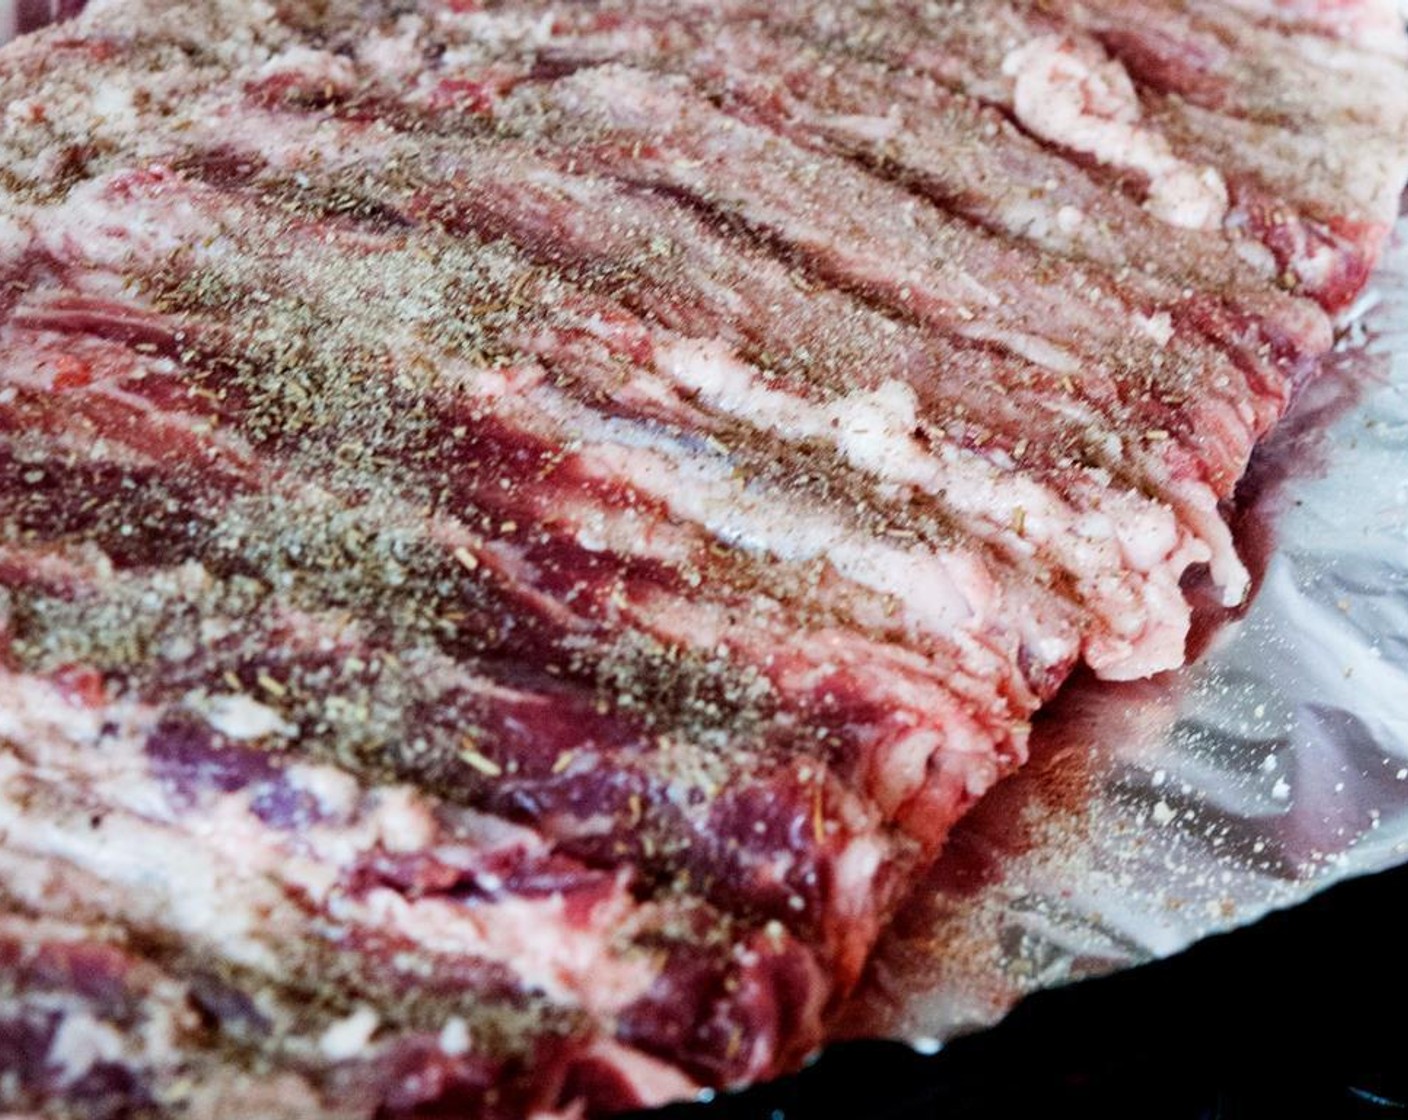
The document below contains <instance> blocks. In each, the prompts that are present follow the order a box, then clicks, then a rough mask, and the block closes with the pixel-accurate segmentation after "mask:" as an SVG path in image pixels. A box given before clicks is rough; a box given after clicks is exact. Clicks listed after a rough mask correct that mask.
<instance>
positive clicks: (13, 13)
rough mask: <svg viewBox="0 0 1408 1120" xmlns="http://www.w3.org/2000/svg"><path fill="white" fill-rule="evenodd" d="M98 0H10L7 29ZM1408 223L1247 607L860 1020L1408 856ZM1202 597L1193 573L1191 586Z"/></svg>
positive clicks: (1115, 722) (977, 818) (1079, 764)
mask: <svg viewBox="0 0 1408 1120" xmlns="http://www.w3.org/2000/svg"><path fill="white" fill-rule="evenodd" d="M81 7H82V0H0V43H3V42H4V41H5V40H6V39H8V38H10V37H12V36H13V35H14V34H17V33H20V32H25V31H31V30H34V29H36V28H37V27H40V26H42V25H43V24H44V23H47V22H49V21H50V20H51V19H53V18H60V17H65V16H68V15H71V14H73V13H74V12H76V11H77V10H79V9H80V8H81ZM1405 468H1408V218H1405V220H1404V221H1403V222H1401V223H1400V226H1399V230H1398V233H1397V236H1396V238H1395V241H1394V244H1393V245H1392V246H1391V247H1390V249H1389V252H1388V253H1387V254H1386V256H1385V259H1384V262H1383V264H1382V265H1381V267H1380V270H1379V273H1378V276H1377V279H1376V281H1375V282H1374V284H1373V286H1372V287H1371V289H1370V292H1369V294H1368V296H1367V297H1366V299H1365V300H1363V301H1361V304H1360V306H1359V308H1358V310H1357V314H1356V316H1355V317H1354V319H1353V322H1352V323H1351V324H1350V326H1349V327H1348V329H1347V330H1346V334H1345V339H1344V342H1343V344H1342V346H1341V347H1340V349H1339V351H1338V352H1337V353H1336V354H1335V355H1334V356H1333V358H1332V359H1331V360H1330V361H1329V363H1328V364H1327V367H1326V368H1325V370H1324V371H1323V373H1322V375H1321V376H1320V377H1319V379H1318V380H1316V381H1315V382H1314V383H1312V384H1311V385H1310V386H1308V387H1307V388H1306V389H1305V390H1304V392H1303V393H1302V396H1301V399H1300V400H1299V402H1298V403H1297V405H1296V406H1295V408H1294V409H1293V410H1292V412H1291V414H1290V415H1289V416H1288V417H1287V418H1286V420H1285V421H1284V423H1283V424H1282V426H1281V427H1280V428H1279V429H1278V430H1277V432H1276V433H1275V434H1274V435H1273V436H1272V437H1271V438H1270V439H1269V440H1268V441H1267V443H1266V444H1265V445H1264V446H1263V447H1262V448H1261V450H1260V451H1259V452H1258V454H1257V458H1256V460H1255V461H1254V465H1253V468H1252V471H1251V474H1250V475H1249V476H1248V478H1247V479H1246V480H1245V481H1244V483H1243V486H1242V495H1243V499H1242V505H1241V508H1240V509H1239V510H1238V511H1237V514H1236V518H1237V522H1238V539H1239V543H1240V545H1241V548H1242V551H1243V555H1244V557H1245V558H1246V559H1247V560H1248V562H1249V564H1250V566H1252V568H1253V570H1254V571H1255V572H1257V573H1258V576H1259V579H1258V584H1259V586H1258V589H1257V591H1256V593H1255V595H1254V597H1253V599H1252V601H1251V604H1250V607H1249V608H1248V609H1247V610H1246V611H1245V613H1243V614H1241V615H1240V616H1239V617H1236V618H1228V617H1227V616H1226V615H1225V614H1221V613H1220V612H1219V611H1218V610H1217V609H1216V608H1213V607H1211V606H1209V608H1208V609H1207V611H1206V612H1205V615H1204V620H1203V625H1202V627H1201V633H1199V634H1195V638H1194V645H1193V649H1192V652H1194V653H1196V654H1197V655H1198V657H1197V660H1196V662H1195V663H1194V664H1193V665H1192V666H1190V667H1188V668H1186V669H1184V670H1182V671H1180V672H1176V673H1168V674H1164V675H1162V676H1161V677H1158V678H1156V679H1154V680H1149V681H1140V682H1134V683H1130V684H1124V685H1116V684H1109V683H1103V682H1095V681H1093V680H1090V679H1083V680H1078V681H1076V682H1074V683H1072V684H1071V685H1070V686H1069V687H1068V688H1067V689H1066V690H1065V693H1064V694H1063V696H1062V697H1061V698H1060V699H1059V700H1058V701H1057V702H1056V703H1055V704H1053V705H1051V707H1050V708H1049V709H1047V710H1046V711H1045V712H1044V713H1043V714H1042V715H1041V716H1040V717H1039V720H1038V729H1037V732H1036V735H1035V738H1034V742H1033V747H1032V760H1031V762H1030V764H1029V765H1028V766H1027V767H1026V768H1025V770H1024V771H1023V772H1021V773H1019V774H1018V775H1017V776H1015V777H1013V778H1010V779H1008V780H1007V781H1005V782H1004V783H1003V784H1002V785H1001V786H999V787H998V788H997V789H996V790H995V791H993V793H991V794H990V795H989V796H988V797H987V798H985V799H984V801H983V802H982V803H981V804H980V805H979V806H978V807H977V809H976V810H975V811H974V812H973V813H972V814H971V815H970V817H969V818H968V819H967V820H966V821H965V822H964V823H963V824H962V825H960V826H959V828H958V829H957V830H956V831H955V833H954V834H953V836H952V837H951V838H950V840H949V842H948V847H947V850H946V854H945V856H944V858H943V859H942V860H941V861H940V863H939V865H938V866H937V867H936V868H935V869H934V871H933V872H932V874H931V875H930V876H929V877H928V878H927V879H926V881H925V882H924V883H922V884H920V885H919V886H918V887H917V888H916V890H915V892H914V895H913V897H912V899H911V900H910V903H909V905H908V906H907V907H906V909H905V911H904V912H903V913H902V914H901V915H900V917H899V919H898V920H897V921H896V923H895V926H894V928H893V929H892V930H891V932H890V934H889V935H888V936H887V937H886V938H885V940H884V941H883V942H882V945H881V947H880V949H879V951H878V953H877V954H876V957H875V959H874V960H873V962H872V965H871V968H870V971H869V975H868V977H867V980H866V982H865V983H864V984H863V985H862V988H861V989H860V991H859V992H858V993H857V995H856V996H855V997H854V998H853V1000H852V1001H851V1004H850V1006H849V1007H848V1009H847V1011H846V1013H845V1015H844V1017H843V1019H842V1021H841V1023H840V1024H839V1030H840V1032H841V1033H843V1034H857V1035H858V1034H865V1035H886V1036H890V1037H895V1038H902V1039H906V1040H908V1041H910V1042H912V1043H914V1044H915V1045H917V1046H920V1047H922V1048H932V1047H934V1046H936V1045H938V1044H939V1043H940V1042H942V1041H943V1040H944V1039H947V1038H950V1037H952V1036H954V1035H957V1034H960V1033H963V1032H965V1031H970V1030H974V1029H978V1028H981V1027H984V1026H988V1025H991V1024H992V1023H994V1022H996V1021H997V1020H998V1019H1000V1018H1001V1017H1002V1015H1003V1014H1005V1013H1006V1011H1007V1010H1009V1009H1010V1008H1011V1006H1012V1005H1013V1004H1014V1003H1015V1002H1016V1001H1017V1000H1018V999H1020V998H1021V997H1022V996H1023V995H1026V994H1028V993H1030V992H1032V991H1036V990H1038V989H1041V988H1045V987H1050V986H1054V985H1057V984H1062V983H1066V982H1069V981H1073V980H1078V979H1082V978H1086V977H1093V976H1097V975H1101V974H1105V973H1109V972H1113V971H1116V970H1118V969H1121V968H1125V967H1129V966H1132V965H1136V964H1140V963H1144V962H1147V961H1151V960H1155V959H1158V958H1160V957H1166V956H1169V955H1172V954H1174V953H1176V952H1179V951H1180V950H1182V949H1184V948H1186V947H1187V946H1189V945H1190V944H1192V943H1193V942H1195V941H1197V940H1198V939H1200V938H1202V937H1206V936H1208V935H1210V934H1213V933H1218V932H1223V931H1226V930H1229V929H1232V928H1235V927H1237V926H1239V925H1244V924H1247V923H1250V922H1252V921H1254V920H1256V919H1257V918H1259V917H1261V916H1262V915H1263V914H1265V913H1266V912H1268V911H1269V910H1271V909H1275V908H1279V907H1285V906H1290V905H1294V904H1295V903H1297V902H1300V901H1304V900H1305V899H1307V898H1309V897H1310V896H1311V895H1313V894H1315V893H1316V892H1318V891H1320V890H1323V889H1324V888H1326V887H1328V886H1330V885H1332V884H1333V883H1335V882H1337V881H1339V880H1341V879H1344V878H1347V877H1349V876H1352V875H1360V874H1368V873H1372V872H1374V871H1378V870H1383V869H1385V868H1388V867H1391V866H1394V865H1396V864H1399V863H1403V862H1405V861H1408V469H1405ZM1191 591H1192V593H1193V594H1194V595H1195V596H1196V595H1197V588H1196V587H1193V588H1191Z"/></svg>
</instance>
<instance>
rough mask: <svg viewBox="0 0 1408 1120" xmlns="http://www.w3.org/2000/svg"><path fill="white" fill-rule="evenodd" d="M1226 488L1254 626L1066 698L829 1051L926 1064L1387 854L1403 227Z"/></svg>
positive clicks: (1207, 634)
mask: <svg viewBox="0 0 1408 1120" xmlns="http://www.w3.org/2000/svg"><path fill="white" fill-rule="evenodd" d="M1405 213H1406V214H1408V204H1405ZM1240 494H1241V508H1240V509H1239V510H1238V512H1237V514H1236V520H1237V523H1238V524H1237V529H1238V541H1239V544H1240V547H1241V549H1242V553H1243V556H1244V557H1245V558H1246V560H1247V561H1248V564H1249V566H1251V567H1252V569H1253V571H1254V572H1257V573H1258V574H1259V579H1258V584H1259V586H1258V588H1257V590H1256V592H1255V594H1254V596H1253V598H1252V600H1251V603H1250V606H1249V608H1248V609H1246V610H1245V612H1244V613H1242V614H1240V616H1238V617H1235V618H1228V617H1227V616H1226V615H1221V616H1219V615H1218V614H1217V613H1216V612H1215V611H1214V610H1208V611H1207V612H1205V615H1204V619H1203V624H1202V626H1201V627H1200V628H1199V630H1198V631H1195V636H1194V640H1193V645H1192V648H1191V649H1190V653H1193V654H1195V655H1196V660H1195V661H1194V663H1193V664H1192V665H1190V666H1189V667H1187V668H1185V669H1183V670H1181V671H1179V672H1176V673H1167V674H1164V675H1162V676H1160V677H1158V678H1155V679H1153V680H1148V681H1139V682H1134V683H1131V684H1125V685H1114V684H1108V683H1097V682H1094V681H1092V680H1079V681H1075V682H1073V683H1072V684H1071V686H1069V687H1068V688H1067V690H1066V692H1065V693H1064V694H1063V696H1062V697H1061V698H1059V699H1058V701H1057V702H1056V703H1055V704H1053V705H1052V706H1051V707H1050V708H1049V709H1048V710H1047V711H1046V712H1044V713H1043V714H1042V715H1041V716H1040V717H1039V719H1038V731H1037V733H1036V735H1035V738H1034V743H1033V748H1032V760H1031V763H1030V764H1029V765H1028V766H1027V767H1026V768H1025V770H1024V771H1022V772H1021V773H1019V774H1018V775H1017V776H1015V777H1014V778H1011V779H1008V780H1007V781H1006V782H1004V783H1003V784H1002V785H1001V786H999V787H998V788H997V789H996V790H994V791H993V792H992V793H991V794H990V795H989V796H988V797H987V798H986V799H985V800H984V801H983V802H982V803H981V804H980V805H979V806H978V807H977V809H976V810H975V811H974V812H973V813H972V814H971V815H970V817H969V818H968V819H967V820H966V821H965V822H964V823H962V824H961V825H959V827H958V828H957V830H956V831H955V832H954V834H953V835H952V837H951V838H950V840H949V842H948V848H947V849H946V852H945V855H944V857H943V859H942V860H941V861H940V863H939V865H938V866H937V867H936V868H935V870H934V872H933V874H932V875H931V876H930V877H929V879H928V880H927V881H926V882H925V883H923V884H922V885H921V886H920V887H919V888H918V889H917V890H916V892H915V895H914V897H913V899H912V900H911V902H910V903H909V905H908V906H907V908H906V909H905V911H904V913H903V914H902V915H901V917H900V918H899V920H898V921H897V922H896V924H895V926H894V928H893V929H892V931H891V933H890V934H889V935H888V937H887V938H886V939H885V941H884V942H883V943H882V945H881V948H880V950H879V952H878V954H877V955H876V957H875V959H874V961H873V963H872V967H871V971H870V975H869V977H868V980H867V982H866V983H865V985H864V986H863V987H862V989H861V991H860V993H859V995H858V996H857V997H856V999H855V1000H854V1001H853V1004H852V1006H851V1008H850V1009H849V1012H848V1015H847V1017H846V1019H845V1020H844V1022H843V1024H842V1029H843V1032H844V1033H848V1034H867V1035H873V1034H879V1035H888V1036H892V1037H896V1038H903V1039H907V1040H909V1041H911V1042H914V1043H916V1044H917V1045H920V1046H922V1047H932V1046H935V1045H937V1044H938V1043H939V1042H941V1041H942V1040H944V1039H947V1038H950V1037H952V1036H954V1035H956V1034H959V1033H962V1032H964V1031H968V1030H972V1029H976V1028H980V1027H983V1026H987V1025H990V1024H992V1023H994V1022H995V1021H996V1020H998V1019H999V1018H1001V1017H1002V1015H1003V1014H1005V1013H1006V1011H1007V1010H1008V1009H1009V1008H1010V1007H1011V1006H1012V1005H1013V1004H1014V1003H1015V1002H1016V1001H1017V1000H1018V999H1019V998H1021V996H1023V995H1025V994H1027V993H1029V992H1032V991H1035V990H1037V989H1040V988H1045V987H1051V986H1053V985H1057V984H1061V983H1065V982H1068V981H1073V980H1079V979H1082V978H1085V977H1091V976H1097V975H1100V974H1103V973H1108V972H1112V971H1115V970H1117V969H1121V968H1125V967H1129V966H1131V965H1136V964H1141V963H1144V962H1147V961H1151V960H1154V959H1157V958H1160V957H1167V956H1169V955H1171V954H1174V953H1176V952H1178V951H1180V950H1182V949H1184V948H1186V947H1187V946H1189V945H1190V944H1192V943H1193V942H1195V941H1197V940H1198V939H1199V938H1202V937H1206V936H1208V935H1210V934H1213V933H1218V932H1222V931H1226V930H1228V929H1232V928H1234V927H1236V926H1240V925H1245V924H1247V923H1250V922H1252V921H1254V920H1256V919H1257V918H1259V917H1261V916H1262V915H1264V914H1265V913H1266V912H1268V911H1269V910H1272V909H1275V908H1280V907H1285V906H1290V905H1293V904H1295V903H1297V902H1301V901H1304V900H1305V899H1307V898H1309V897H1310V896H1311V895H1313V894H1315V893H1316V892H1318V891H1321V890H1323V889H1325V888H1326V887H1328V886H1330V885H1332V884H1333V883H1335V882H1337V881H1339V880H1341V879H1344V878H1347V877H1349V876H1352V875H1361V874H1368V873H1371V872H1374V871H1379V870H1383V869H1385V868H1388V867H1391V866H1394V865H1396V864H1400V863H1403V862H1405V861H1408V216H1405V218H1404V220H1402V221H1400V223H1399V227H1398V230H1397V233H1396V236H1395V238H1394V241H1393V243H1392V245H1391V246H1390V248H1389V250H1388V252H1387V254H1386V256H1385V259H1384V261H1383V264H1382V266H1381V268H1380V270H1379V273H1378V275H1377V278H1376V280H1375V281H1374V283H1373V285H1372V286H1371V288H1370V290H1369V292H1368V293H1367V295H1366V297H1365V299H1363V300H1362V301H1361V302H1360V305H1359V307H1358V308H1357V309H1356V314H1355V315H1354V317H1353V318H1352V320H1351V322H1350V324H1349V326H1348V327H1347V329H1346V331H1345V336H1344V339H1343V342H1342V343H1341V346H1340V347H1339V349H1338V350H1337V352H1336V353H1335V354H1334V355H1333V356H1332V357H1331V358H1330V359H1329V361H1328V362H1327V364H1326V366H1325V368H1324V369H1323V371H1322V373H1321V375H1320V377H1319V378H1318V379H1317V380H1316V381H1314V382H1312V383H1311V384H1310V385H1309V386H1307V387H1306V388H1305V389H1304V390H1303V392H1302V394H1301V397H1300V399H1299V401H1298V402H1297V404H1296V405H1295V406H1294V408H1293V409H1292V411H1291V413H1290V414H1289V415H1288V416H1287V418H1286V420H1285V421H1284V422H1283V424H1282V426H1281V427H1280V428H1278V429H1277V431H1276V432H1275V433H1274V434H1273V435H1272V436H1271V438H1270V439H1269V440H1268V441H1267V442H1266V444H1265V445H1264V446H1263V447H1262V448H1261V449H1260V450H1259V452H1258V453H1257V457H1256V459H1255V460H1254V464H1253V467H1252V470H1251V473H1250V474H1249V475H1248V476H1247V478H1246V479H1245V480H1244V482H1243V484H1242V490H1241V491H1240ZM1191 590H1192V593H1193V594H1194V595H1195V596H1196V595H1197V589H1196V588H1193V589H1191Z"/></svg>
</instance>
